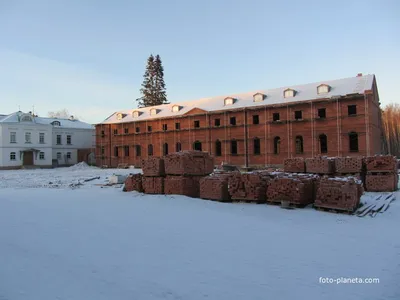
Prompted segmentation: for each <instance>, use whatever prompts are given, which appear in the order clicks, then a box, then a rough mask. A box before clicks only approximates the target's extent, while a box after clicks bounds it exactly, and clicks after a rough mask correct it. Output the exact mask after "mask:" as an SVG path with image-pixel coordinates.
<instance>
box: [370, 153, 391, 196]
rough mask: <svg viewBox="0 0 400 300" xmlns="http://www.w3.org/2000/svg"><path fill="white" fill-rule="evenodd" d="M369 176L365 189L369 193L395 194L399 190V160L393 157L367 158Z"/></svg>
mask: <svg viewBox="0 0 400 300" xmlns="http://www.w3.org/2000/svg"><path fill="white" fill-rule="evenodd" d="M365 165H366V169H367V176H366V180H365V188H366V190H367V191H369V192H393V191H395V190H397V184H398V180H399V178H398V174H397V159H396V157H394V156H391V155H385V156H370V157H366V158H365Z"/></svg>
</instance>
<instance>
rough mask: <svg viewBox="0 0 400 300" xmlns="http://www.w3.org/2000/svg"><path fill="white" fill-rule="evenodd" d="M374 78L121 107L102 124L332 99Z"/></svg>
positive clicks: (358, 89) (369, 83)
mask: <svg viewBox="0 0 400 300" xmlns="http://www.w3.org/2000/svg"><path fill="white" fill-rule="evenodd" d="M373 80H374V75H365V76H357V77H350V78H344V79H338V80H329V81H320V82H315V83H308V84H303V85H294V86H285V87H281V88H277V89H269V90H258V91H253V92H248V93H242V94H237V95H226V96H219V97H211V98H203V99H198V100H193V101H185V102H179V103H171V104H164V105H158V106H152V107H145V108H138V109H128V110H121V111H118V112H115V113H113V114H112V115H111V116H110V117H108V118H107V119H106V120H104V121H103V122H102V123H100V124H112V123H128V122H134V121H144V120H151V119H158V118H166V117H173V116H181V115H184V114H186V113H187V112H189V111H190V110H192V109H194V108H199V109H202V110H205V111H209V112H213V111H221V110H231V109H237V108H244V107H256V106H264V105H274V104H285V103H291V102H300V101H309V100H314V99H322V98H331V97H335V96H345V95H348V94H355V93H358V94H363V93H364V92H365V91H366V90H370V89H371V88H372V83H373ZM323 84H325V85H328V86H329V91H328V93H323V94H318V92H317V87H318V86H320V85H323ZM287 89H292V90H294V91H295V95H294V97H290V98H285V97H284V91H285V90H287ZM257 93H261V94H263V95H265V96H264V100H263V101H261V102H254V98H253V96H254V95H255V94H257ZM228 97H231V98H233V99H234V103H233V104H231V105H226V106H225V105H224V99H226V98H228ZM175 105H179V106H180V110H179V111H177V112H173V111H172V107H173V106H175ZM153 108H155V109H157V114H155V115H150V110H151V109H153ZM134 111H138V112H140V114H139V116H137V117H134V116H133V112H134ZM119 114H122V116H123V118H119V117H118V115H119Z"/></svg>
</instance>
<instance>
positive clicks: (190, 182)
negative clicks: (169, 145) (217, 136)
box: [164, 151, 214, 197]
mask: <svg viewBox="0 0 400 300" xmlns="http://www.w3.org/2000/svg"><path fill="white" fill-rule="evenodd" d="M164 164H165V173H166V174H167V177H166V179H165V186H164V192H165V194H177V195H185V196H189V197H199V196H200V180H201V178H202V177H204V176H206V175H209V174H211V173H212V172H213V171H214V159H213V158H212V157H211V156H210V155H209V154H208V153H205V152H201V151H182V152H176V153H171V154H169V155H167V156H165V158H164Z"/></svg>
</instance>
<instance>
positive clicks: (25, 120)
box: [21, 115, 33, 122]
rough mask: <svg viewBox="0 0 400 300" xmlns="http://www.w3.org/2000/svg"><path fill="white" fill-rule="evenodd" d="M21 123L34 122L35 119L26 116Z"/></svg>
mask: <svg viewBox="0 0 400 300" xmlns="http://www.w3.org/2000/svg"><path fill="white" fill-rule="evenodd" d="M21 122H33V119H32V117H31V116H29V115H25V116H23V117H22V118H21Z"/></svg>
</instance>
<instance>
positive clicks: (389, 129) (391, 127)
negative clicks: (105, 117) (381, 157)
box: [382, 103, 400, 158]
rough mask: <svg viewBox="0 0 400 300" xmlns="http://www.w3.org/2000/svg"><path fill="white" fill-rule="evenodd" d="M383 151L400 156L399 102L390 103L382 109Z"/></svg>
mask: <svg viewBox="0 0 400 300" xmlns="http://www.w3.org/2000/svg"><path fill="white" fill-rule="evenodd" d="M382 127H383V138H384V148H385V149H384V151H385V152H386V153H388V154H391V155H395V156H397V157H399V158H400V104H398V103H392V104H388V105H386V106H385V108H384V109H383V110H382Z"/></svg>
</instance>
